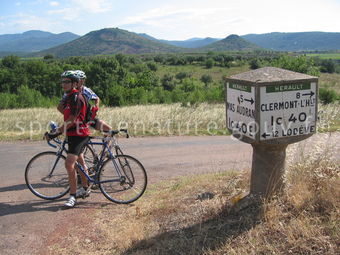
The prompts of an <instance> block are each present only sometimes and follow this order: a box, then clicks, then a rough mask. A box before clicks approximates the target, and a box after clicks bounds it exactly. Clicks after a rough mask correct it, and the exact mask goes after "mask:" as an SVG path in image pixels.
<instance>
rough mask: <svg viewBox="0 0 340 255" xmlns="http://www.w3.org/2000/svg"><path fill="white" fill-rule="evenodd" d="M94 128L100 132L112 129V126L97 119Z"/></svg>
mask: <svg viewBox="0 0 340 255" xmlns="http://www.w3.org/2000/svg"><path fill="white" fill-rule="evenodd" d="M95 129H96V130H98V131H101V132H108V131H110V130H111V129H112V127H111V126H110V125H109V124H107V123H106V122H105V121H103V120H100V119H97V121H96V126H95Z"/></svg>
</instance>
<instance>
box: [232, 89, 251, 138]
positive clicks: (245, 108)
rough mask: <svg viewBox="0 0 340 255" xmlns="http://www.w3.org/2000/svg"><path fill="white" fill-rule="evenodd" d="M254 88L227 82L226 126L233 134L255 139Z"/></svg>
mask: <svg viewBox="0 0 340 255" xmlns="http://www.w3.org/2000/svg"><path fill="white" fill-rule="evenodd" d="M254 98H255V88H254V87H253V86H249V85H241V84H234V83H228V84H227V127H228V129H230V130H231V131H232V133H233V134H235V135H236V134H237V135H244V136H247V137H249V138H252V139H255V133H256V130H255V128H256V124H255V104H254V102H255V101H254Z"/></svg>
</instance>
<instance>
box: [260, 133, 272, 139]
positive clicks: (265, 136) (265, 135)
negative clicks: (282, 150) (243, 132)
mask: <svg viewBox="0 0 340 255" xmlns="http://www.w3.org/2000/svg"><path fill="white" fill-rule="evenodd" d="M267 136H270V134H267V133H263V134H262V137H263V138H264V139H266V138H267Z"/></svg>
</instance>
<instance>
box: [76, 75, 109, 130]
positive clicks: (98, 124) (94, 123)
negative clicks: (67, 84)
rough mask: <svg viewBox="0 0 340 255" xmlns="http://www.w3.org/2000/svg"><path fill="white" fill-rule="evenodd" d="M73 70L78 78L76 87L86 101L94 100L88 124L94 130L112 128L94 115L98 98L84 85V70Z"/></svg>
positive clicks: (97, 106) (97, 107)
mask: <svg viewBox="0 0 340 255" xmlns="http://www.w3.org/2000/svg"><path fill="white" fill-rule="evenodd" d="M75 72H76V74H77V75H78V78H79V83H78V87H77V89H78V90H79V91H80V92H81V93H82V94H83V95H84V97H85V98H86V99H87V101H88V102H89V101H90V100H93V101H94V102H95V105H94V106H93V107H92V108H91V112H92V116H91V121H90V123H89V124H90V126H91V127H93V128H94V129H95V130H99V131H104V132H109V131H110V130H112V127H111V126H110V125H108V124H107V123H105V122H104V121H103V120H100V119H98V118H97V117H96V115H97V111H98V110H99V102H100V99H99V97H98V96H97V95H96V93H94V92H93V91H92V90H91V89H90V88H88V87H86V86H85V79H86V74H85V72H84V71H82V70H75Z"/></svg>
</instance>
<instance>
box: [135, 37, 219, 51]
mask: <svg viewBox="0 0 340 255" xmlns="http://www.w3.org/2000/svg"><path fill="white" fill-rule="evenodd" d="M139 35H140V36H143V37H145V38H147V39H150V40H153V41H157V42H161V43H166V44H169V45H173V46H177V47H182V48H199V47H204V46H206V45H208V44H210V43H213V42H216V41H218V40H220V39H217V38H211V37H206V38H191V39H188V40H184V41H179V40H162V39H156V38H154V37H152V36H150V35H147V34H139Z"/></svg>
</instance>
